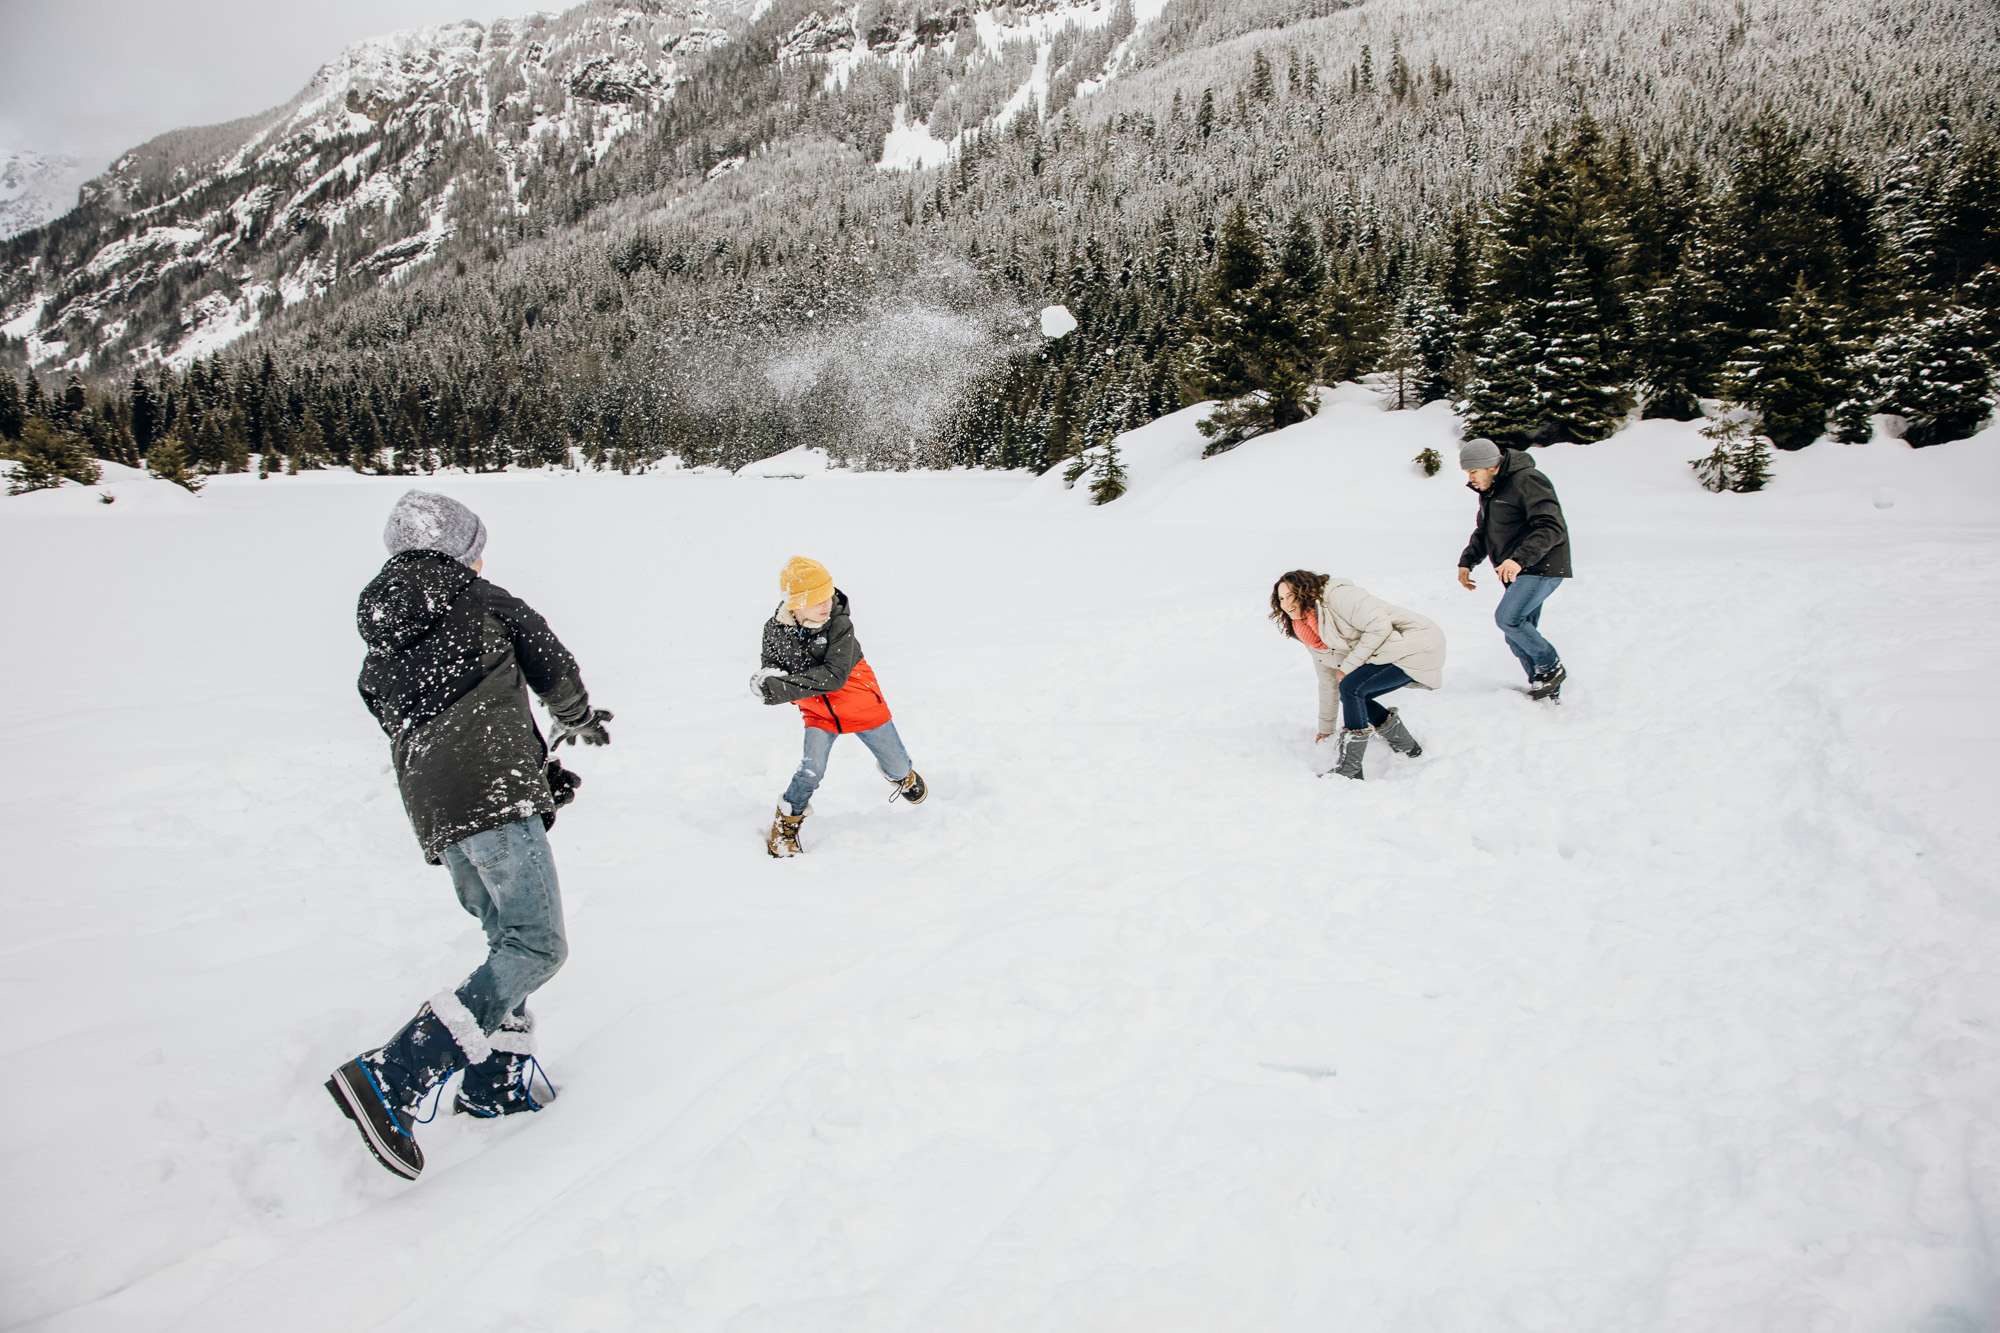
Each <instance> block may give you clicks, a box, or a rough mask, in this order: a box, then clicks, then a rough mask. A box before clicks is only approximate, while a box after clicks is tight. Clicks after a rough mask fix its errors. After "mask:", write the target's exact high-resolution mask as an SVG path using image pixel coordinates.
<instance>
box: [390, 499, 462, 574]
mask: <svg viewBox="0 0 2000 1333" xmlns="http://www.w3.org/2000/svg"><path fill="white" fill-rule="evenodd" d="M382 544H383V545H384V546H387V547H388V548H389V554H390V555H401V554H402V553H403V552H405V551H437V552H439V553H440V554H443V555H448V556H450V557H451V558H452V559H454V560H456V561H458V563H460V564H461V565H465V566H467V567H470V566H471V565H472V564H473V562H474V561H476V560H478V559H479V553H480V552H481V551H484V550H485V549H486V525H485V524H484V523H482V522H480V521H479V515H477V514H475V513H473V512H472V511H471V510H470V509H467V508H466V507H465V506H464V505H462V504H460V503H459V502H458V501H456V500H454V499H452V498H451V497H450V496H449V495H439V494H438V493H437V492H435V491H406V492H404V494H403V498H402V499H400V500H398V501H396V507H395V508H394V509H392V510H390V511H389V522H388V524H387V525H386V526H384V527H383V529H382Z"/></svg>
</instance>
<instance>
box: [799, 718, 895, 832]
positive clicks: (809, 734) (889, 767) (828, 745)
mask: <svg viewBox="0 0 2000 1333" xmlns="http://www.w3.org/2000/svg"><path fill="white" fill-rule="evenodd" d="M847 734H848V735H851V736H853V737H854V738H855V739H856V740H858V741H860V742H861V743H862V744H863V745H865V746H867V747H868V749H869V752H870V753H872V754H873V755H874V756H875V765H876V767H877V768H880V769H881V770H882V776H883V777H885V778H888V779H889V780H890V781H891V782H901V781H902V780H903V779H904V778H906V777H908V776H910V756H909V755H908V754H907V753H906V752H905V751H904V749H903V738H902V737H901V736H898V735H897V734H896V724H895V723H894V722H884V723H883V724H882V725H881V726H879V727H876V728H875V729H874V730H872V731H854V732H848V733H847ZM840 735H841V733H839V732H834V731H821V730H820V729H819V728H818V727H807V728H806V753H805V758H803V759H801V760H799V771H798V772H796V773H794V774H792V785H791V786H789V787H787V788H785V809H786V810H787V811H789V812H790V813H792V814H794V815H797V814H802V813H804V811H805V808H806V802H807V801H810V800H811V799H812V797H813V793H814V792H816V791H818V790H819V783H820V779H821V778H823V777H825V776H826V758H827V756H828V755H829V754H832V753H833V743H834V741H835V740H836V739H838V738H839V736H840Z"/></svg>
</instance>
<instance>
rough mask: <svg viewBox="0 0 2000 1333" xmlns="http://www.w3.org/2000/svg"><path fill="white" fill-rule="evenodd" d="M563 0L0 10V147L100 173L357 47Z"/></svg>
mask: <svg viewBox="0 0 2000 1333" xmlns="http://www.w3.org/2000/svg"><path fill="white" fill-rule="evenodd" d="M567 7H568V3H567V2H566V0H541V3H533V2H532V0H283V2H282V3H281V2H280V0H0V149H10V148H13V149H20V148H26V149H35V150H39V151H42V152H58V153H73V154H75V155H77V156H79V157H84V158H90V159H96V164H97V165H104V164H108V163H109V162H110V160H111V159H112V158H113V157H115V156H116V155H117V154H119V153H121V152H123V151H124V150H125V149H127V148H131V147H134V146H135V145H138V144H141V143H144V142H145V141H146V140H148V139H150V138H152V137H153V136H154V135H156V134H161V133H164V132H165V131H167V130H171V129H176V128H179V127H180V126H183V125H208V124H213V123H215V122H217V121H223V120H234V119H235V118H236V117H238V116H247V115H250V114H252V113H253V112H257V111H262V110H264V109H265V108H266V107H273V106H277V105H279V104H280V103H283V102H287V101H290V100H291V97H292V94H293V93H296V92H297V91H298V90H299V89H300V88H302V87H304V86H305V82H306V80H307V79H310V78H311V77H312V75H313V71H314V70H316V69H318V68H319V67H320V66H321V65H323V64H325V63H326V62H327V61H328V60H331V59H332V58H333V57H334V55H335V54H336V53H337V52H338V51H339V50H340V48H341V47H343V46H346V45H347V44H348V43H349V42H354V41H359V40H360V39H361V38H363V37H373V36H375V35H377V34H378V33H385V32H394V31H395V30H396V29H398V28H420V27H423V26H424V25H426V24H432V23H449V22H452V21H454V20H457V19H466V18H469V19H476V20H478V21H480V22H482V23H486V22H491V21H492V20H493V19H496V18H506V17H511V16H517V15H521V14H530V13H533V12H534V11H536V10H538V9H550V10H561V9H565V8H567Z"/></svg>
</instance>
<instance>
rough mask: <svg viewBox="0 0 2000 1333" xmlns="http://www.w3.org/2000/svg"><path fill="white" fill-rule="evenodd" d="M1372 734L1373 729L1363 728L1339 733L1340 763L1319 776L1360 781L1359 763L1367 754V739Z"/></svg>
mask: <svg viewBox="0 0 2000 1333" xmlns="http://www.w3.org/2000/svg"><path fill="white" fill-rule="evenodd" d="M1374 734H1375V729H1374V728H1373V727H1368V728H1364V729H1363V730H1361V731H1342V732H1341V733H1340V762H1339V763H1337V764H1335V765H1334V766H1333V767H1332V768H1330V769H1328V770H1327V771H1326V772H1324V773H1322V774H1320V776H1321V777H1323V778H1331V777H1342V778H1353V779H1354V780H1355V781H1357V782H1359V781H1361V780H1362V779H1361V761H1362V759H1363V758H1365V757H1366V756H1367V754H1368V738H1369V737H1370V736H1373V735H1374Z"/></svg>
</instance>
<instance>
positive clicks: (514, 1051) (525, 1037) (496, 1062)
mask: <svg viewBox="0 0 2000 1333" xmlns="http://www.w3.org/2000/svg"><path fill="white" fill-rule="evenodd" d="M487 1040H488V1041H490V1042H491V1043H492V1045H493V1054H491V1055H489V1056H487V1057H486V1058H485V1059H484V1060H481V1061H480V1062H479V1063H478V1064H476V1065H473V1066H472V1067H471V1068H470V1069H467V1070H466V1071H465V1078H464V1079H463V1080H462V1081H461V1082H460V1083H459V1085H458V1096H457V1098H455V1099H454V1100H453V1101H452V1104H451V1111H452V1114H453V1115H476V1116H478V1117H480V1118H481V1119H482V1120H492V1119H495V1118H497V1117H499V1116H503V1115H519V1114H521V1113H522V1112H524V1111H539V1110H541V1109H542V1108H543V1107H545V1106H547V1105H548V1104H549V1103H550V1102H552V1101H554V1100H555V1099H556V1090H555V1085H554V1084H552V1083H550V1082H549V1076H548V1075H547V1074H545V1073H543V1072H542V1066H541V1065H540V1063H538V1062H537V1061H536V1059H535V1016H534V1015H533V1014H531V1013H529V1012H528V1007H527V1006H526V1005H523V1006H521V1008H520V1009H518V1010H516V1011H515V1012H514V1013H511V1014H509V1015H507V1017H505V1018H504V1019H502V1020H500V1026H499V1027H498V1028H497V1029H495V1031H494V1032H493V1034H492V1036H490V1037H489V1038H488V1039H487Z"/></svg>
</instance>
